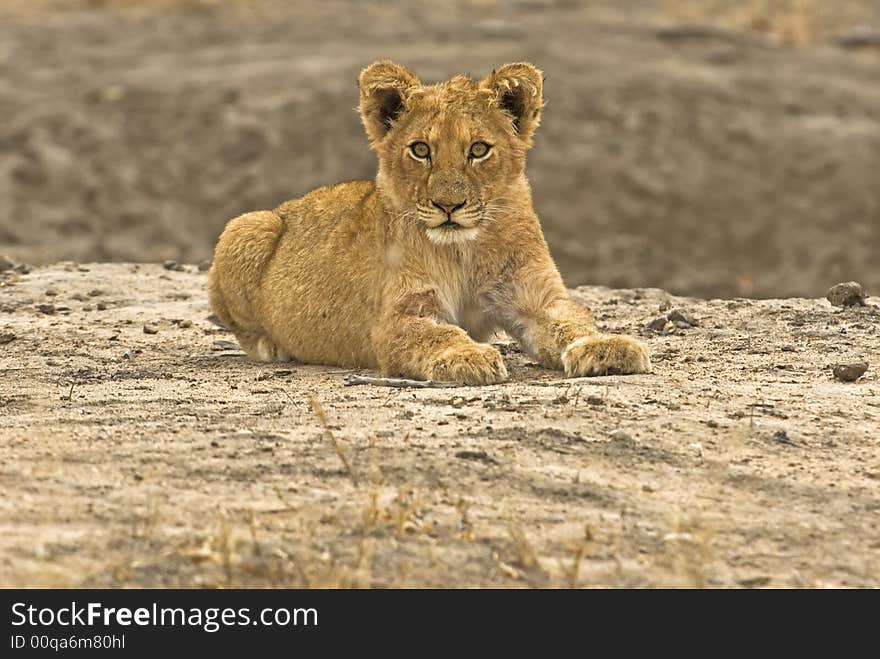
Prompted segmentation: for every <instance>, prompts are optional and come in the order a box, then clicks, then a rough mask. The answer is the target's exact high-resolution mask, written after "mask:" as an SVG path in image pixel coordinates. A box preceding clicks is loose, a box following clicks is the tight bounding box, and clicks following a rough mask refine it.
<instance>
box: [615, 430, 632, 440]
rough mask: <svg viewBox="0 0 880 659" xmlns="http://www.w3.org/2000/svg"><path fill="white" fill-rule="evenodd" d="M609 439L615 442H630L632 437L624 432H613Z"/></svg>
mask: <svg viewBox="0 0 880 659" xmlns="http://www.w3.org/2000/svg"><path fill="white" fill-rule="evenodd" d="M611 439H613V440H614V441H615V442H631V441H632V436H631V435H630V434H629V433H628V432H626V431H625V430H615V431H614V432H612V433H611Z"/></svg>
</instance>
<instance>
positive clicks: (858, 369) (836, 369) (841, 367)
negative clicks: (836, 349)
mask: <svg viewBox="0 0 880 659" xmlns="http://www.w3.org/2000/svg"><path fill="white" fill-rule="evenodd" d="M867 370H868V362H850V363H848V364H834V366H832V368H831V372H832V373H833V374H834V377H835V378H837V379H838V380H840V381H841V382H855V381H856V380H858V379H859V378H860V377H862V376H863V375H864V374H865V371H867Z"/></svg>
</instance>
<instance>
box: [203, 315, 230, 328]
mask: <svg viewBox="0 0 880 659" xmlns="http://www.w3.org/2000/svg"><path fill="white" fill-rule="evenodd" d="M205 320H207V321H208V322H209V323H211V324H212V325H216V326H217V327H222V328H223V329H229V328H228V327H226V325H224V324H223V321H222V320H220V317H219V316H217V314H215V313H212V314H211V315H210V316H208V317H207V318H205Z"/></svg>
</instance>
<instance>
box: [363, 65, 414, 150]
mask: <svg viewBox="0 0 880 659" xmlns="http://www.w3.org/2000/svg"><path fill="white" fill-rule="evenodd" d="M419 85H421V83H420V82H419V79H418V78H416V76H415V74H413V72H412V71H410V70H409V69H407V68H406V67H405V66H401V65H400V64H397V63H395V62H392V61H390V60H381V61H378V62H373V63H372V64H370V66H368V67H367V68H365V69H364V70H363V71H361V74H360V76H358V86H359V87H360V90H361V99H360V108H359V109H360V113H361V121H363V122H364V128H365V129H366V131H367V137H369V138H370V141H371V142H373V143H374V144H375V143H376V142H379V141H381V140H382V138H383V137H385V135H386V133H388V131H389V130H391V127H392V125H393V124H394V121H395V120H396V119H397V118H398V117H400V115H401V114H403V113H404V111H406V100H407V97H408V96H409V93H410V92H411V91H412V90H413V89H414V88H416V87H418V86H419Z"/></svg>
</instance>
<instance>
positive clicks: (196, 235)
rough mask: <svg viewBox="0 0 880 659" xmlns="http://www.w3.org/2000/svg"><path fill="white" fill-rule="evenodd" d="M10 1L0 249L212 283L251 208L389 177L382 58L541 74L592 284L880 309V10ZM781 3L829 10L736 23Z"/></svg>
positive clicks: (873, 6) (576, 280) (557, 232)
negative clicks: (224, 236) (224, 249)
mask: <svg viewBox="0 0 880 659" xmlns="http://www.w3.org/2000/svg"><path fill="white" fill-rule="evenodd" d="M0 4H2V6H0V15H2V18H0V116H2V121H0V254H3V253H8V254H10V255H11V256H13V257H14V258H18V259H22V260H27V261H30V262H33V263H50V262H53V261H56V260H60V259H77V260H81V261H84V260H90V261H162V260H164V259H176V260H179V261H186V262H193V263H197V262H199V261H200V260H202V259H205V258H208V257H209V256H210V254H211V250H212V247H213V244H214V241H215V240H216V238H217V236H218V235H219V233H220V230H221V228H222V226H223V224H224V223H225V222H226V221H227V220H228V219H229V218H231V217H233V216H234V215H237V214H238V213H240V212H243V211H249V210H254V209H259V208H271V207H274V206H276V205H278V204H279V203H280V202H282V201H283V200H285V199H289V198H292V197H296V196H299V195H301V194H304V193H305V192H307V191H309V190H311V189H313V188H315V187H317V186H319V185H326V184H331V183H336V182H339V181H342V180H348V179H355V178H372V176H373V175H374V171H375V161H374V157H373V155H372V154H371V152H370V151H369V149H368V148H367V143H366V138H365V137H364V134H363V130H362V127H361V126H360V124H359V121H358V117H357V115H356V113H355V112H354V111H353V108H354V106H355V104H356V100H357V94H356V91H357V90H356V87H355V79H356V75H357V72H358V71H359V70H360V69H361V68H362V67H363V66H365V65H366V64H367V63H369V62H370V61H372V60H373V59H376V58H379V57H393V58H396V59H398V60H400V61H402V62H404V63H406V64H407V65H409V66H411V67H413V68H414V69H415V70H416V71H417V72H418V73H419V74H420V75H421V76H422V77H423V78H424V79H425V80H427V81H432V80H437V79H441V78H445V77H448V76H449V75H452V74H454V73H459V72H463V71H470V72H472V73H473V74H474V75H485V74H486V73H487V72H488V71H489V70H491V69H492V67H495V66H497V65H498V64H500V63H502V62H505V61H517V60H523V59H526V60H531V61H533V62H535V63H536V64H537V65H538V66H540V67H541V68H542V69H543V70H544V72H545V74H546V77H547V80H546V84H545V91H546V100H547V107H546V110H545V113H544V120H543V125H542V126H541V129H540V130H539V133H538V135H537V142H536V146H535V149H534V151H533V152H532V154H531V158H530V163H529V173H530V177H531V180H532V183H533V187H534V192H535V203H536V208H537V210H538V212H539V214H540V215H541V216H542V218H543V221H544V224H545V227H546V233H547V237H548V240H549V242H550V245H551V247H552V249H553V253H554V255H555V257H556V258H557V259H558V261H559V264H560V266H561V269H562V271H563V274H565V275H566V278H567V281H568V282H569V284H570V285H572V286H574V285H580V284H604V285H608V286H618V287H634V286H646V285H649V286H660V287H663V288H665V289H667V290H671V291H673V292H676V293H681V294H689V295H700V296H732V295H747V296H750V297H752V296H754V297H788V296H791V295H801V296H807V297H818V296H821V295H823V294H824V291H825V290H826V289H827V287H828V286H829V285H830V284H832V283H834V282H836V281H846V280H850V279H856V280H859V281H861V282H862V283H863V284H864V285H865V286H866V287H868V289H869V290H871V291H872V292H874V293H877V292H878V291H880V270H878V269H877V268H876V267H875V266H876V255H877V254H878V253H880V186H878V185H877V172H878V171H880V86H878V85H877V80H878V79H880V48H877V47H870V46H867V47H864V48H843V47H840V46H839V45H837V44H838V41H837V39H838V37H839V36H840V35H841V34H845V33H846V31H847V30H851V29H853V28H854V27H856V26H858V25H865V26H867V27H869V28H870V27H873V28H874V29H875V30H876V29H880V3H878V2H877V0H846V1H843V2H834V3H832V2H809V3H805V2H803V3H796V2H794V3H793V2H785V1H779V2H773V3H758V2H749V3H746V2H734V1H732V0H713V1H712V2H698V1H697V0H664V1H663V2H659V1H654V0H624V1H621V0H614V1H612V0H601V1H600V0H595V1H591V2H575V1H572V0H529V1H519V2H498V1H494V0H433V1H432V2H403V1H400V2H382V3H377V2H359V1H355V0H331V1H327V2H319V3H318V2H312V3H298V2H288V1H287V0H234V1H233V0H229V1H223V2H219V1H214V2H211V1H209V0H88V1H86V0H7V1H6V2H4V3H0ZM762 5H764V6H766V7H770V6H771V5H772V6H774V7H781V8H785V7H786V6H787V5H790V6H794V5H801V6H803V7H809V9H810V11H811V12H813V13H811V14H809V15H806V16H800V15H799V14H797V13H788V14H787V13H785V12H784V11H782V12H781V13H780V15H779V16H775V15H768V16H761V15H758V14H756V15H755V16H752V17H740V18H739V19H738V18H736V16H735V14H736V11H735V8H736V7H737V6H738V7H739V13H740V14H742V13H743V11H744V9H743V7H745V6H748V7H752V8H755V7H759V6H762ZM725 6H727V8H728V10H726V11H722V9H723V8H724V7H725ZM41 8H42V9H41ZM47 8H48V9H47ZM707 8H708V9H707ZM768 11H769V10H768ZM719 16H720V17H722V18H724V17H727V18H729V20H722V21H714V20H713V19H714V18H716V17H719ZM740 19H742V20H740ZM745 19H748V20H745ZM777 23H779V25H780V29H779V30H778V32H779V34H770V35H768V34H766V33H765V31H762V30H767V29H770V28H772V27H773V25H775V24H777ZM744 26H745V27H746V28H757V30H756V29H743V28H744ZM814 32H815V34H814ZM789 42H792V43H796V44H797V45H798V47H793V46H792V45H790V43H789Z"/></svg>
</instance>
